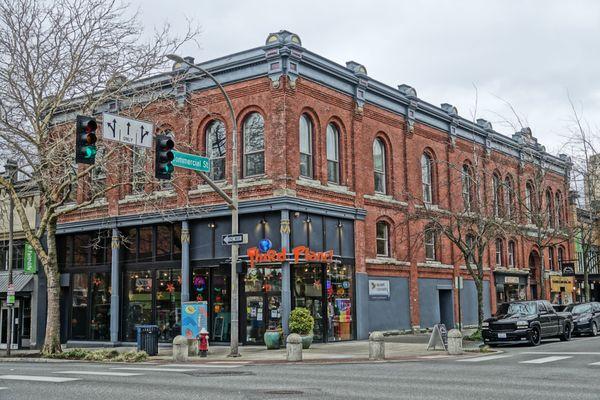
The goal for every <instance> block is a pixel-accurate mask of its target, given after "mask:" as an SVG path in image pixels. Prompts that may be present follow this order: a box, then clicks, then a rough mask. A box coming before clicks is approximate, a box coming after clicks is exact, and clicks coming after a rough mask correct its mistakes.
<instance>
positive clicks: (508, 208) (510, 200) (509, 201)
mask: <svg viewBox="0 0 600 400" xmlns="http://www.w3.org/2000/svg"><path fill="white" fill-rule="evenodd" d="M514 191H515V187H514V185H513V179H512V176H510V175H507V176H506V178H504V215H505V216H506V218H507V219H510V218H512V217H513V215H514V207H515V192H514Z"/></svg>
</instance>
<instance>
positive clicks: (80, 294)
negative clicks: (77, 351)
mask: <svg viewBox="0 0 600 400" xmlns="http://www.w3.org/2000/svg"><path fill="white" fill-rule="evenodd" d="M71 279H72V280H73V283H72V289H71V290H72V292H71V293H72V296H71V299H72V300H71V338H73V339H87V327H88V325H87V309H88V274H73V275H71Z"/></svg>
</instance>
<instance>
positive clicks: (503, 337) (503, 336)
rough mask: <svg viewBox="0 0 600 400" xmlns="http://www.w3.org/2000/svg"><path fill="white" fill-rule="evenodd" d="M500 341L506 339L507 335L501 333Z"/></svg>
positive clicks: (499, 335)
mask: <svg viewBox="0 0 600 400" xmlns="http://www.w3.org/2000/svg"><path fill="white" fill-rule="evenodd" d="M498 339H506V333H499V334H498Z"/></svg>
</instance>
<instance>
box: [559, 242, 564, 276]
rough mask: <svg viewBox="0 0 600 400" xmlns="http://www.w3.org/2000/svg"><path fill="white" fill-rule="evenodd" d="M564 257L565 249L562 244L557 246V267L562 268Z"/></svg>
mask: <svg viewBox="0 0 600 400" xmlns="http://www.w3.org/2000/svg"><path fill="white" fill-rule="evenodd" d="M564 259H565V249H564V248H563V247H562V246H559V247H558V268H559V269H560V270H562V266H563V260H564Z"/></svg>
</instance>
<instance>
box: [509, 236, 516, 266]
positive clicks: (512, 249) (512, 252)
mask: <svg viewBox="0 0 600 400" xmlns="http://www.w3.org/2000/svg"><path fill="white" fill-rule="evenodd" d="M508 267H509V268H514V267H515V242H514V241H513V240H510V241H509V242H508Z"/></svg>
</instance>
